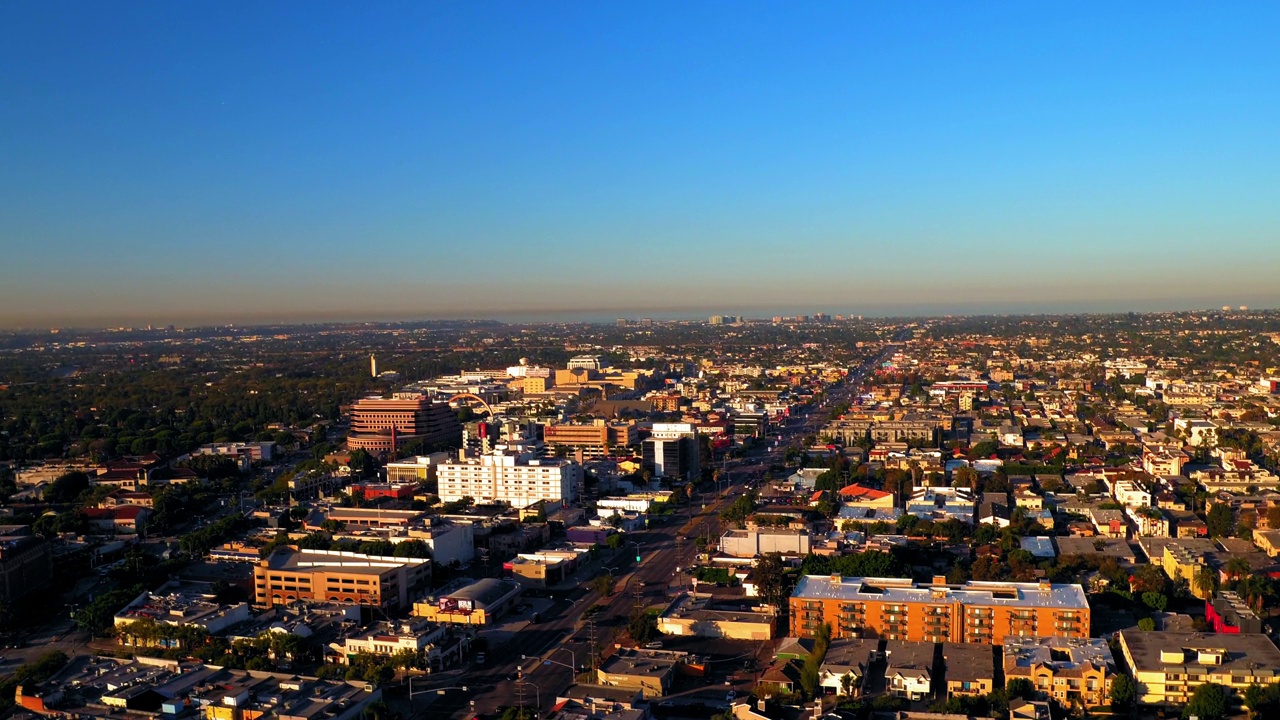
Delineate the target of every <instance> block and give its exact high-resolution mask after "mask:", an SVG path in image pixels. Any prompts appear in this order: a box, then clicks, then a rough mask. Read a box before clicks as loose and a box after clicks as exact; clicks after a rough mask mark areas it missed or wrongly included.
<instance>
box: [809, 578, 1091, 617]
mask: <svg viewBox="0 0 1280 720" xmlns="http://www.w3.org/2000/svg"><path fill="white" fill-rule="evenodd" d="M937 592H941V593H942V597H937V596H936V593H937ZM791 597H792V598H797V599H801V600H846V601H850V602H857V601H863V602H869V601H875V602H889V603H895V602H898V603H939V602H943V603H945V602H956V601H958V602H961V603H964V604H967V605H991V606H1007V607H1044V608H1061V609H1064V610H1087V609H1088V608H1089V601H1088V599H1087V598H1086V597H1085V592H1084V588H1082V587H1080V586H1079V585H1066V584H1044V585H1042V584H1040V583H1015V582H978V581H973V582H969V583H965V584H964V585H927V584H921V585H917V584H916V583H913V582H912V581H911V580H910V579H907V578H869V577H837V578H835V579H832V577H831V576H829V575H805V576H803V577H801V578H800V581H799V582H798V583H796V589H795V591H794V592H792V593H791Z"/></svg>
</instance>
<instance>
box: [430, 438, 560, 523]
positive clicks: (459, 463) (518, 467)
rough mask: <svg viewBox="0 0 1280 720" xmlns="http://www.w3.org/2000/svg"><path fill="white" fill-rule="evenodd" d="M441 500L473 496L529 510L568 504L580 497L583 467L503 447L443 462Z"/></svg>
mask: <svg viewBox="0 0 1280 720" xmlns="http://www.w3.org/2000/svg"><path fill="white" fill-rule="evenodd" d="M437 478H438V481H439V491H440V493H439V494H440V499H441V500H443V501H444V502H453V501H456V500H461V499H462V498H464V497H469V498H471V499H473V500H475V501H476V502H477V503H504V504H507V505H510V506H512V507H518V508H525V507H529V506H530V505H532V504H534V503H536V502H538V501H540V500H545V501H547V502H560V503H564V504H568V503H570V502H573V501H574V500H576V499H577V498H578V489H579V488H580V487H582V466H581V465H579V464H577V463H575V462H572V461H569V460H563V459H560V458H534V457H532V456H531V455H518V454H515V453H511V452H509V451H508V450H507V449H506V448H505V447H499V448H498V449H497V450H495V451H493V452H492V453H488V454H485V455H481V456H479V457H475V458H466V459H463V460H454V461H451V462H447V463H442V464H441V465H440V466H439V467H438V469H437Z"/></svg>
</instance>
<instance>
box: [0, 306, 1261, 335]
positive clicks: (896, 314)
mask: <svg viewBox="0 0 1280 720" xmlns="http://www.w3.org/2000/svg"><path fill="white" fill-rule="evenodd" d="M926 310H930V309H929V308H916V309H911V308H884V309H881V310H878V311H877V310H874V309H867V308H864V309H863V310H862V311H859V310H857V309H831V308H829V307H820V306H803V307H801V306H795V307H789V308H773V309H769V310H761V309H745V310H744V309H741V308H739V309H736V310H725V309H723V308H720V309H689V310H669V309H667V310H654V311H646V310H635V309H627V310H616V311H605V310H584V311H560V312H524V313H521V312H508V313H502V312H497V313H491V314H484V315H480V314H477V315H448V314H441V315H423V314H413V313H405V314H402V315H386V316H380V317H373V316H360V315H351V316H348V317H314V318H267V317H262V318H242V319H202V318H195V319H192V321H190V322H183V321H181V320H172V321H161V320H154V319H151V318H148V317H146V316H139V317H135V318H129V319H127V320H128V321H126V322H119V323H92V322H81V323H76V322H71V323H53V324H47V325H40V324H29V325H15V326H0V330H3V331H7V332H11V333H19V334H22V333H31V332H44V331H48V330H59V331H69V330H80V331H95V330H115V329H123V328H128V329H131V330H141V329H163V328H165V327H176V328H180V329H187V330H191V329H204V328H214V327H237V326H238V327H241V328H253V327H280V326H290V325H301V326H310V325H314V326H345V325H362V324H369V325H384V324H385V325H396V324H407V325H412V324H415V323H436V322H443V323H448V322H477V323H486V322H496V323H501V324H507V325H542V324H545V325H560V324H563V325H615V324H617V323H618V321H620V320H621V321H626V322H627V323H628V324H629V325H631V326H636V325H637V324H638V323H639V322H640V321H642V320H650V321H653V322H655V323H670V322H679V323H683V322H693V323H697V322H709V321H710V320H711V318H713V317H721V318H733V319H734V322H736V321H742V322H751V323H759V322H770V321H772V320H776V319H779V318H781V319H782V320H784V321H794V320H795V319H796V318H800V317H803V318H805V319H806V320H808V321H813V320H814V319H815V316H825V317H826V319H827V320H834V319H835V318H841V319H843V320H865V321H879V320H895V321H896V320H915V319H919V320H936V319H944V318H946V319H955V318H983V317H998V318H1018V317H1027V318H1034V317H1054V316H1062V317H1080V316H1085V317H1087V316H1098V317H1106V316H1114V315H1126V314H1135V313H1136V314H1139V315H1146V314H1151V315H1162V314H1189V315H1194V314H1197V313H1218V312H1224V313H1227V312H1229V313H1277V312H1280V306H1275V307H1273V306H1254V305H1226V304H1224V305H1221V306H1196V307H1180V308H1171V307H1151V308H1141V309H1140V308H1131V307H1122V308H1102V307H1098V308H1084V307H1080V308H1068V309H1056V308H1040V309H1036V308H1023V309H1021V310H1018V309H1002V308H973V309H970V310H968V311H951V312H948V311H946V310H945V309H941V308H939V309H937V310H936V311H934V312H928V311H926ZM726 324H728V323H726Z"/></svg>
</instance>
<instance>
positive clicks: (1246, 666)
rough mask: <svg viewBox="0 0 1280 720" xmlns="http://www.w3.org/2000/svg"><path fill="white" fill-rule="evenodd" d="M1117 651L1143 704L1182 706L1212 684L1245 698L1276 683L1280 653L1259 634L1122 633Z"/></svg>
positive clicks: (1279, 677)
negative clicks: (1252, 690) (1251, 689)
mask: <svg viewBox="0 0 1280 720" xmlns="http://www.w3.org/2000/svg"><path fill="white" fill-rule="evenodd" d="M1120 649H1121V652H1123V653H1124V659H1125V661H1126V662H1128V663H1129V667H1130V668H1132V669H1133V679H1134V680H1136V681H1137V682H1138V689H1139V693H1140V694H1139V696H1138V701H1139V702H1141V703H1143V704H1152V703H1160V704H1163V703H1169V704H1178V705H1182V704H1186V703H1187V702H1188V701H1189V700H1190V699H1191V695H1192V693H1194V692H1195V691H1196V688H1198V687H1200V686H1201V685H1203V684H1204V683H1207V682H1213V683H1218V684H1219V685H1225V686H1227V687H1229V688H1231V689H1232V690H1234V691H1235V692H1236V693H1243V692H1244V690H1245V689H1246V688H1248V687H1249V686H1250V685H1253V684H1258V685H1270V684H1271V683H1274V682H1276V681H1277V680H1280V649H1277V648H1276V646H1275V643H1273V642H1271V639H1270V638H1269V637H1267V636H1266V635H1264V634H1262V633H1240V634H1238V635H1237V634H1219V633H1186V632H1142V631H1134V630H1124V631H1122V632H1121V633H1120Z"/></svg>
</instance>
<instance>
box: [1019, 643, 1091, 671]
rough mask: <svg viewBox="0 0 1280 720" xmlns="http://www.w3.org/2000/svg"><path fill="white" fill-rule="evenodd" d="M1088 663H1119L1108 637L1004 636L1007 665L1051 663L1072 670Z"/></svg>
mask: <svg viewBox="0 0 1280 720" xmlns="http://www.w3.org/2000/svg"><path fill="white" fill-rule="evenodd" d="M1087 663H1092V664H1094V665H1101V666H1106V667H1112V668H1114V667H1115V658H1113V657H1112V656H1111V648H1110V647H1109V646H1108V645H1107V641H1106V640H1101V639H1098V638H1065V637H1042V638H1035V637H1013V636H1010V637H1007V638H1005V639H1004V665H1005V668H1010V667H1019V668H1030V667H1032V666H1034V665H1047V666H1049V667H1052V668H1054V669H1055V670H1068V669H1072V668H1076V667H1080V666H1082V665H1085V664H1087Z"/></svg>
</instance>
